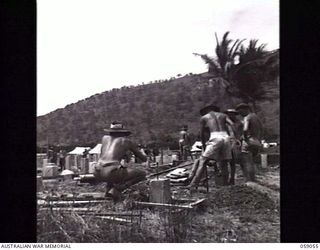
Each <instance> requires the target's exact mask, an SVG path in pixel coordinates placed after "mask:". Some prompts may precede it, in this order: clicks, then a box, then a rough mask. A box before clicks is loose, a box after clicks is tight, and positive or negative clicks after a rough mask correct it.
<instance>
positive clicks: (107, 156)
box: [94, 122, 147, 201]
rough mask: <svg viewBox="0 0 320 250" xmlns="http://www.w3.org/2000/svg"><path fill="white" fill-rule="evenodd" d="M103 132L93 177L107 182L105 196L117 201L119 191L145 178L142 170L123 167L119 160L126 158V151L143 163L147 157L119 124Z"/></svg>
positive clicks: (116, 123)
mask: <svg viewBox="0 0 320 250" xmlns="http://www.w3.org/2000/svg"><path fill="white" fill-rule="evenodd" d="M104 131H105V132H106V133H107V134H106V135H105V136H103V138H102V146H101V155H100V158H99V160H98V162H97V164H96V167H95V172H94V176H95V177H96V178H97V179H98V180H99V181H105V182H107V187H106V195H107V196H111V197H112V198H113V199H114V200H115V201H117V200H118V199H119V198H120V194H121V191H123V190H124V189H126V188H128V187H129V186H131V185H133V184H135V183H137V182H140V181H142V180H145V177H146V173H145V172H144V171H143V170H139V169H133V168H130V167H125V166H123V165H122V164H121V160H123V159H124V158H125V157H126V154H127V152H128V151H129V152H130V151H131V152H132V153H133V154H134V155H135V157H137V158H139V159H141V160H142V161H143V162H145V161H147V156H146V155H145V154H143V153H142V152H141V151H140V150H139V149H138V147H137V145H136V144H134V143H133V142H132V141H131V140H130V139H129V138H128V136H129V135H130V134H131V132H130V131H129V130H125V129H124V128H123V125H122V124H121V123H119V122H113V123H112V124H111V125H110V129H105V130H104Z"/></svg>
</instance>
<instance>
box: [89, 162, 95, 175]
mask: <svg viewBox="0 0 320 250" xmlns="http://www.w3.org/2000/svg"><path fill="white" fill-rule="evenodd" d="M96 164H97V162H95V161H93V162H89V171H88V173H89V174H93V173H94V170H95V166H96Z"/></svg>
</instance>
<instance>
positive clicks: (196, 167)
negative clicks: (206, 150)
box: [188, 159, 200, 181]
mask: <svg viewBox="0 0 320 250" xmlns="http://www.w3.org/2000/svg"><path fill="white" fill-rule="evenodd" d="M199 162H200V159H197V160H195V162H194V163H193V166H192V169H191V172H190V175H189V176H188V181H192V179H193V178H194V176H195V174H196V172H197V170H198V167H199Z"/></svg>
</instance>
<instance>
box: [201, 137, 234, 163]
mask: <svg viewBox="0 0 320 250" xmlns="http://www.w3.org/2000/svg"><path fill="white" fill-rule="evenodd" d="M202 156H203V157H205V158H209V159H212V160H215V161H223V160H231V159H232V147H231V142H230V137H229V136H228V135H227V134H226V135H217V136H216V137H214V136H213V137H212V138H211V139H210V140H209V141H208V142H207V143H206V150H205V151H204V152H203V154H202Z"/></svg>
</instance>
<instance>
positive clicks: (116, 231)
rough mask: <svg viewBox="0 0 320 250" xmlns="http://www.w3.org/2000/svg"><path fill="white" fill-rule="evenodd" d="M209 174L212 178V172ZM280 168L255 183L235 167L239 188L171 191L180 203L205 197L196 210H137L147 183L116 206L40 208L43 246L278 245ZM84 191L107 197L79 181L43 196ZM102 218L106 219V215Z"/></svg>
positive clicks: (101, 187) (48, 190)
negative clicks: (196, 243)
mask: <svg viewBox="0 0 320 250" xmlns="http://www.w3.org/2000/svg"><path fill="white" fill-rule="evenodd" d="M209 175H212V173H211V171H209ZM279 180H280V178H279V166H270V167H269V168H268V169H267V170H264V169H259V168H258V173H257V183H244V181H243V177H242V173H241V171H240V170H239V168H237V177H236V185H234V186H228V187H216V186H215V185H214V181H213V178H211V179H210V180H209V185H210V192H209V193H208V194H206V192H205V188H204V187H200V188H199V190H198V192H197V193H196V194H193V195H192V196H190V195H189V193H188V191H187V190H186V189H185V188H184V187H172V193H173V194H174V196H175V198H177V199H199V198H207V200H206V202H205V203H204V204H203V205H201V206H200V207H198V208H196V209H192V210H185V209H172V208H170V209H169V208H137V207H134V206H133V205H132V201H137V200H138V201H139V200H140V201H147V199H148V183H141V184H138V185H136V186H134V187H132V188H131V189H130V190H127V191H126V192H125V193H124V198H125V199H124V200H123V201H122V202H119V203H117V204H113V202H112V201H108V202H106V203H103V204H98V205H94V206H92V204H91V205H84V206H81V209H87V210H88V211H87V212H86V213H83V212H82V213H80V212H79V211H71V212H70V211H69V212H62V211H53V210H50V209H46V210H43V208H42V207H41V206H38V208H39V210H38V241H39V242H280V218H279V190H280V184H279ZM84 192H86V193H87V192H99V193H102V192H104V185H103V184H98V185H83V186H78V185H77V184H76V183H75V182H70V183H58V184H57V185H52V186H51V187H49V186H47V187H46V188H45V191H44V193H43V194H42V195H39V194H38V196H39V197H40V196H42V197H43V198H44V197H46V196H51V197H52V196H55V197H56V198H57V200H62V199H63V196H73V197H76V196H78V195H79V194H80V193H84ZM101 214H104V215H103V216H102V215H101Z"/></svg>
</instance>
